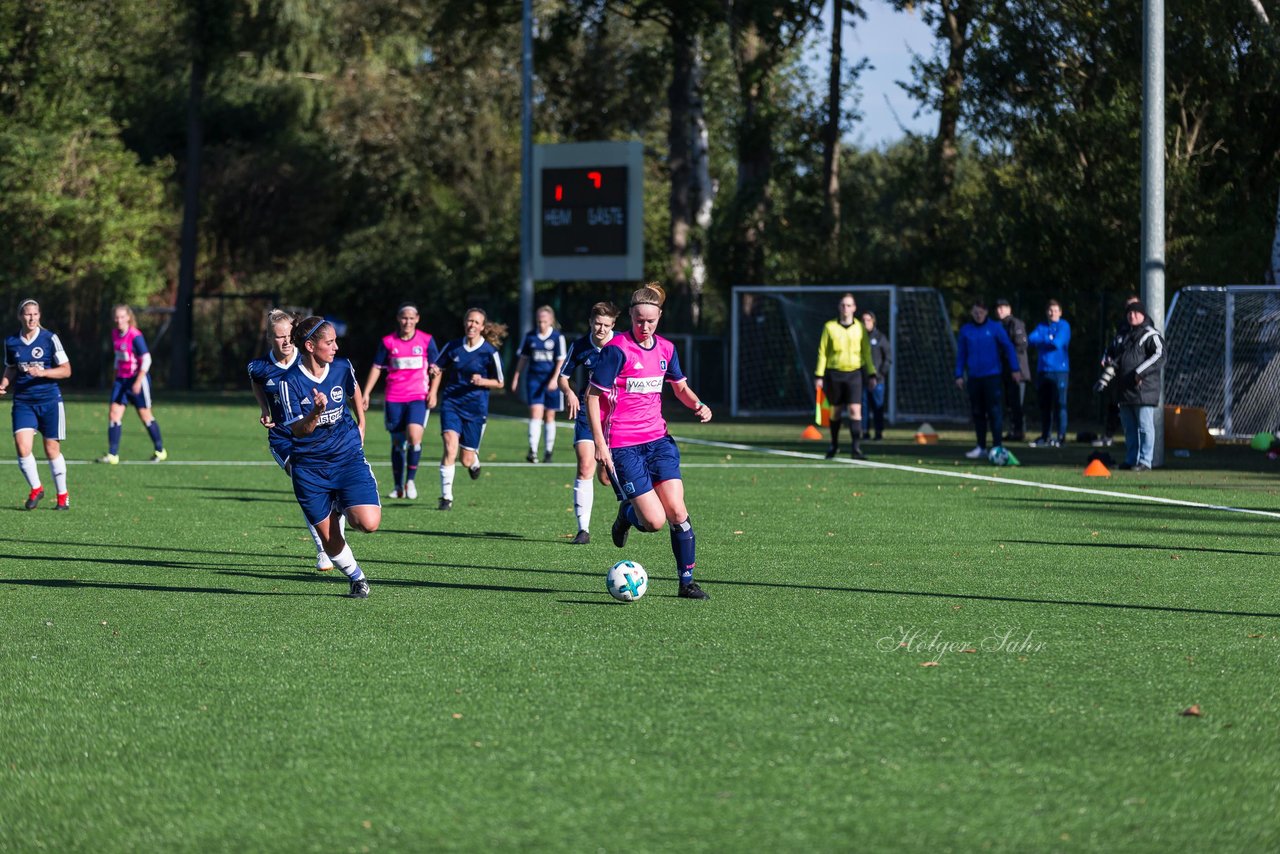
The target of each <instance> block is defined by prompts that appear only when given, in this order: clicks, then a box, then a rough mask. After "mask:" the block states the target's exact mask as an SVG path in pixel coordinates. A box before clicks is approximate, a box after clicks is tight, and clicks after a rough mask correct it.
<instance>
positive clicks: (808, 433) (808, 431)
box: [800, 424, 822, 441]
mask: <svg viewBox="0 0 1280 854" xmlns="http://www.w3.org/2000/svg"><path fill="white" fill-rule="evenodd" d="M800 438H801V439H813V440H815V441H820V440H821V439H822V431H821V430H819V429H818V428H817V427H814V426H813V425H812V424H810V425H809V426H808V427H806V428H804V432H803V433H801V434H800Z"/></svg>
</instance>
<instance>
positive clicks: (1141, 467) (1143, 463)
mask: <svg viewBox="0 0 1280 854" xmlns="http://www.w3.org/2000/svg"><path fill="white" fill-rule="evenodd" d="M1125 316H1126V317H1127V318H1128V320H1129V331H1128V332H1126V333H1125V334H1124V335H1120V336H1117V337H1116V339H1115V340H1114V341H1112V342H1111V346H1110V347H1109V348H1108V349H1107V357H1108V359H1107V366H1106V368H1104V370H1103V376H1102V378H1101V379H1099V380H1098V383H1099V385H1098V386H1095V388H1098V390H1101V388H1099V386H1101V387H1104V388H1105V386H1106V385H1107V382H1106V380H1107V376H1108V373H1109V371H1110V370H1111V369H1114V379H1112V380H1111V381H1110V382H1111V384H1113V385H1114V387H1115V395H1116V402H1117V403H1119V404H1120V423H1121V424H1123V425H1124V457H1125V460H1124V463H1123V464H1122V465H1121V466H1120V468H1122V469H1126V470H1129V471H1135V472H1144V471H1151V460H1152V457H1153V454H1154V450H1155V438H1156V424H1155V419H1156V407H1157V406H1159V405H1160V388H1161V380H1162V376H1161V374H1162V372H1163V370H1164V361H1165V346H1164V336H1162V335H1161V334H1160V333H1159V332H1158V331H1157V330H1156V328H1155V327H1154V326H1152V325H1151V319H1150V318H1149V317H1147V309H1146V306H1144V305H1143V304H1142V303H1141V302H1132V303H1129V305H1128V307H1127V308H1126V310H1125Z"/></svg>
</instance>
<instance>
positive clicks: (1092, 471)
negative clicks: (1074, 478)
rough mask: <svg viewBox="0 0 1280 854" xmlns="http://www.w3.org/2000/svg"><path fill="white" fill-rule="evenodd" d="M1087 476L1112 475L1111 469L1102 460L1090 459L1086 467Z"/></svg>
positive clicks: (1085, 474) (1085, 473)
mask: <svg viewBox="0 0 1280 854" xmlns="http://www.w3.org/2000/svg"><path fill="white" fill-rule="evenodd" d="M1084 476H1085V477H1111V470H1110V469H1109V468H1107V467H1106V466H1104V465H1103V464H1102V460H1090V461H1089V465H1087V466H1085V467H1084Z"/></svg>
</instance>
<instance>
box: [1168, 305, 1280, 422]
mask: <svg viewBox="0 0 1280 854" xmlns="http://www.w3.org/2000/svg"><path fill="white" fill-rule="evenodd" d="M1165 340H1166V341H1167V342H1168V348H1169V361H1168V363H1167V364H1166V365H1165V369H1164V399H1165V403H1167V404H1169V405H1172V406H1198V407H1200V408H1202V409H1204V410H1205V414H1206V416H1207V421H1208V424H1209V429H1210V430H1211V431H1212V432H1214V433H1217V434H1218V435H1222V436H1237V437H1241V436H1252V435H1254V434H1255V433H1261V432H1264V431H1266V432H1270V431H1273V430H1275V429H1276V428H1277V427H1280V395H1277V394H1276V389H1277V388H1280V287H1275V286H1265V285H1231V286H1227V287H1203V286H1197V287H1187V288H1183V289H1182V290H1180V291H1178V292H1177V293H1176V294H1174V296H1173V302H1172V304H1171V305H1170V306H1169V320H1168V324H1167V329H1166V332H1165Z"/></svg>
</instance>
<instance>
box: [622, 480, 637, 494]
mask: <svg viewBox="0 0 1280 854" xmlns="http://www.w3.org/2000/svg"><path fill="white" fill-rule="evenodd" d="M622 491H623V492H625V493H626V494H627V495H635V494H636V485H635V484H634V483H632V482H631V481H627V482H626V483H624V484H622Z"/></svg>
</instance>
